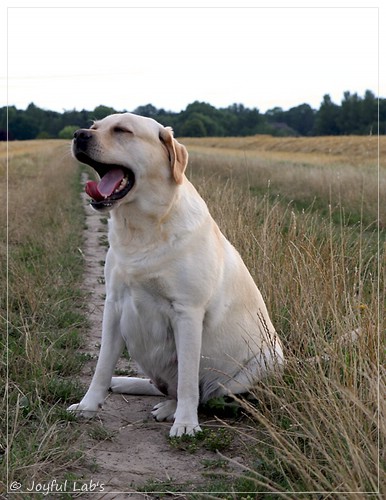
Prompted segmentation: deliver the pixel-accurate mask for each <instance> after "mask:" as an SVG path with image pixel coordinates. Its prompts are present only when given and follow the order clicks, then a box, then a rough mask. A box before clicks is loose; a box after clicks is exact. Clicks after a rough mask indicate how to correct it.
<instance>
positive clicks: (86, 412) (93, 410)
mask: <svg viewBox="0 0 386 500" xmlns="http://www.w3.org/2000/svg"><path fill="white" fill-rule="evenodd" d="M101 408H102V404H96V405H95V404H86V403H84V402H83V401H81V402H80V403H76V404H74V405H71V406H69V407H68V408H67V411H68V412H70V413H73V414H74V415H76V416H77V417H82V418H94V417H95V416H96V414H97V412H98V410H100V409H101Z"/></svg>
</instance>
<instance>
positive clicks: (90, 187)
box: [85, 168, 125, 201]
mask: <svg viewBox="0 0 386 500" xmlns="http://www.w3.org/2000/svg"><path fill="white" fill-rule="evenodd" d="M124 176H125V173H124V171H123V170H122V169H121V168H113V169H111V170H109V171H108V172H107V174H105V175H104V176H103V177H102V179H101V180H100V181H99V183H98V182H96V181H89V182H87V184H86V188H85V189H86V193H87V194H88V195H89V196H91V198H92V199H93V200H95V201H101V200H103V199H104V198H105V197H107V196H111V195H112V194H113V193H114V191H115V190H116V189H117V188H118V186H119V185H120V183H121V182H122V180H123V178H124Z"/></svg>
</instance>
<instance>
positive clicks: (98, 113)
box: [91, 104, 116, 120]
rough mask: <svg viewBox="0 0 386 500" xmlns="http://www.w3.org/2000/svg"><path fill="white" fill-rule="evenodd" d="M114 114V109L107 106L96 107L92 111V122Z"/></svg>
mask: <svg viewBox="0 0 386 500" xmlns="http://www.w3.org/2000/svg"><path fill="white" fill-rule="evenodd" d="M114 113H116V111H115V109H114V108H110V107H109V106H103V105H102V104H101V105H100V106H97V107H96V108H95V109H94V111H93V112H92V113H91V115H92V120H102V118H104V117H105V116H108V115H112V114H114Z"/></svg>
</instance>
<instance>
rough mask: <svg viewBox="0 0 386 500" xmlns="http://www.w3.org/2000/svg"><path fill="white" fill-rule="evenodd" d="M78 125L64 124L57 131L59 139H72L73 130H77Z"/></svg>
mask: <svg viewBox="0 0 386 500" xmlns="http://www.w3.org/2000/svg"><path fill="white" fill-rule="evenodd" d="M78 128H79V127H78V125H66V126H65V127H64V128H62V130H61V131H60V132H59V134H58V136H59V139H72V138H73V137H74V132H75V130H78Z"/></svg>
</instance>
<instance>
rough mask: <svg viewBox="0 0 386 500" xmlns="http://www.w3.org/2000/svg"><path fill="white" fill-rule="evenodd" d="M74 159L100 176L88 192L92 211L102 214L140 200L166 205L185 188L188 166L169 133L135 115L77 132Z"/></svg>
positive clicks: (110, 118)
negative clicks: (165, 203)
mask: <svg viewBox="0 0 386 500" xmlns="http://www.w3.org/2000/svg"><path fill="white" fill-rule="evenodd" d="M72 153H73V156H74V157H75V158H76V159H77V160H78V161H80V162H81V163H85V164H87V165H90V166H91V167H92V168H93V169H94V170H95V171H96V172H97V174H98V176H99V179H100V180H99V181H89V182H88V183H87V185H86V192H87V194H88V195H89V196H90V197H91V199H92V201H91V205H92V207H93V208H94V209H96V210H103V211H107V210H111V209H113V208H116V207H118V206H120V205H122V204H124V203H130V202H133V201H135V200H138V199H139V198H140V197H149V196H153V198H154V199H157V198H159V200H160V202H161V203H162V202H165V201H166V200H165V197H167V196H168V195H170V193H171V192H172V191H173V189H172V188H175V187H177V186H178V185H179V184H182V182H183V180H184V172H185V169H186V166H187V163H188V153H187V151H186V149H185V147H184V146H183V145H182V144H179V143H178V142H177V141H176V140H175V139H174V137H173V132H172V129H171V128H170V127H163V126H162V125H161V124H159V123H158V122H156V121H155V120H152V119H151V118H144V117H142V116H138V115H134V114H132V113H122V114H114V115H110V116H107V117H106V118H104V119H103V120H100V121H96V122H95V123H94V124H93V125H92V126H91V127H90V128H89V129H80V130H77V131H76V132H75V133H74V139H73V142H72Z"/></svg>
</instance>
